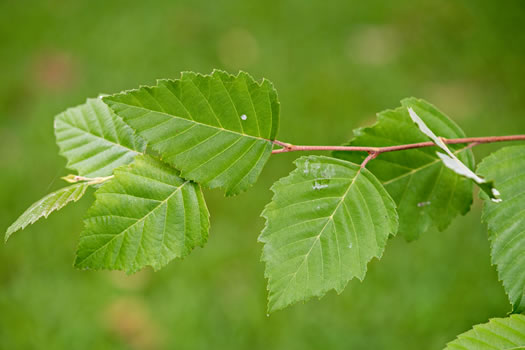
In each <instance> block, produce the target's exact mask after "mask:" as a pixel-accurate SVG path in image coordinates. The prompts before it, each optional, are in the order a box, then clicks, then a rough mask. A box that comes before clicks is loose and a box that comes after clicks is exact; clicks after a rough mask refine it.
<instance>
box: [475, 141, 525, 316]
mask: <svg viewBox="0 0 525 350" xmlns="http://www.w3.org/2000/svg"><path fill="white" fill-rule="evenodd" d="M478 172H479V173H480V174H482V175H483V176H485V177H486V178H487V179H490V180H494V182H495V183H496V184H497V186H498V189H499V190H500V192H501V193H500V196H501V199H502V202H501V203H495V202H494V201H492V200H489V198H488V196H486V195H483V196H482V197H483V198H484V199H485V201H484V205H483V213H482V219H483V221H485V222H486V223H487V226H488V229H489V239H490V250H491V256H492V263H493V264H495V265H496V267H497V269H498V276H499V279H500V280H501V281H502V282H503V286H504V288H505V292H506V293H507V295H508V297H509V301H510V303H511V304H512V310H513V312H524V311H525V145H520V146H511V147H505V148H502V149H500V150H498V151H497V152H494V153H492V154H491V155H490V156H488V157H486V158H485V159H483V161H482V162H481V163H480V164H479V166H478Z"/></svg>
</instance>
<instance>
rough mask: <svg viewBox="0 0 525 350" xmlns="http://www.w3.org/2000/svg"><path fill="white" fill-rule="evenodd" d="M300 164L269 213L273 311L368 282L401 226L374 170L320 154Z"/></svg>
mask: <svg viewBox="0 0 525 350" xmlns="http://www.w3.org/2000/svg"><path fill="white" fill-rule="evenodd" d="M295 164H296V165H297V169H295V170H294V171H293V172H291V173H290V175H288V176H287V177H285V178H282V179H281V180H279V181H278V182H276V183H275V184H274V185H273V186H272V191H273V192H274V196H273V200H272V202H271V203H270V204H268V205H267V206H266V208H265V209H264V212H263V214H262V216H263V217H265V218H266V227H265V228H264V230H263V232H262V234H261V236H260V237H259V241H260V242H263V243H264V249H263V256H262V260H263V261H264V262H265V263H266V273H265V275H266V277H267V278H268V290H269V304H268V308H269V310H270V311H275V310H278V309H282V308H284V307H286V306H287V305H289V304H292V303H294V302H297V301H300V300H307V299H309V298H310V297H312V296H318V297H321V296H322V295H324V294H325V293H326V292H327V291H328V290H330V289H335V290H336V291H337V292H338V293H341V292H342V291H343V289H344V287H345V286H346V284H347V283H348V281H349V280H351V279H352V278H354V277H357V278H359V279H360V280H362V279H363V278H364V276H365V273H366V269H367V264H368V262H369V261H370V260H372V258H374V257H377V258H380V257H381V255H382V253H383V250H384V248H385V245H386V241H387V238H388V237H389V236H390V235H394V234H395V233H396V231H397V214H396V210H395V203H394V201H393V200H392V198H390V196H389V195H388V193H387V191H386V190H385V189H384V188H383V186H382V185H381V184H380V183H379V181H378V180H377V179H376V178H375V177H374V175H372V173H370V172H369V171H368V170H366V169H364V168H361V167H360V166H358V165H355V164H352V163H349V162H346V161H344V160H338V159H334V158H328V157H316V156H309V157H302V158H299V159H298V160H296V161H295Z"/></svg>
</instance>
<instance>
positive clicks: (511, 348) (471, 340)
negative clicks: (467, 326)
mask: <svg viewBox="0 0 525 350" xmlns="http://www.w3.org/2000/svg"><path fill="white" fill-rule="evenodd" d="M519 349H521V350H523V349H525V316H524V315H511V316H510V317H507V318H493V319H491V320H490V321H489V322H488V323H485V324H479V325H476V326H474V328H473V329H471V330H469V331H467V332H465V333H463V334H460V335H459V336H458V338H457V339H456V340H454V341H452V342H450V343H448V344H447V347H446V348H445V350H519Z"/></svg>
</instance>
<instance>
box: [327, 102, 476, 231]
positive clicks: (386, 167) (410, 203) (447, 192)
mask: <svg viewBox="0 0 525 350" xmlns="http://www.w3.org/2000/svg"><path fill="white" fill-rule="evenodd" d="M401 104H402V106H403V107H400V108H397V109H395V110H387V111H384V112H381V113H379V114H378V116H377V119H378V121H377V123H376V124H375V125H373V126H372V127H368V128H363V129H358V130H355V131H354V133H355V138H354V139H353V140H352V141H351V142H350V143H349V145H352V146H359V145H361V146H362V145H366V146H376V147H382V146H392V145H401V144H408V143H417V142H425V141H428V139H427V138H426V136H425V135H424V134H422V133H421V131H420V130H419V129H418V128H417V126H416V125H414V122H413V121H412V119H410V116H409V114H408V110H407V107H411V108H413V109H414V110H415V111H416V112H417V114H418V115H419V116H420V117H421V119H422V120H423V121H424V122H425V124H426V125H427V126H428V127H429V128H430V129H431V130H432V131H433V132H435V133H437V134H439V135H442V136H443V137H447V138H460V137H465V134H464V133H463V131H462V130H461V129H460V128H459V127H458V126H457V125H456V124H455V123H454V122H452V121H451V120H450V119H449V118H448V117H446V116H445V115H444V114H443V113H441V112H440V111H438V110H437V109H436V108H435V107H434V106H432V105H431V104H429V103H428V102H425V101H423V100H419V99H415V98H408V99H405V100H403V101H401ZM450 148H451V149H452V152H453V153H454V154H455V155H457V157H458V158H459V159H460V160H461V161H462V162H463V163H465V164H466V165H467V166H469V167H472V166H473V165H474V158H473V155H472V152H471V150H470V149H468V148H467V147H465V146H463V145H451V146H450ZM334 156H336V157H337V158H341V159H346V160H349V161H351V162H354V163H360V162H362V161H363V159H364V158H365V156H366V154H360V153H357V152H334ZM366 167H367V169H369V170H370V171H371V172H372V173H373V174H374V175H375V176H376V177H377V178H378V179H379V181H381V183H382V184H383V185H384V186H385V188H386V190H387V191H388V193H390V195H391V196H392V198H393V199H394V200H395V202H396V204H397V211H398V214H399V233H400V234H401V235H403V236H404V237H405V238H406V239H407V240H409V241H410V240H414V239H417V238H418V237H419V235H420V234H421V233H422V232H425V231H427V230H428V229H429V228H430V227H431V226H437V228H438V229H439V230H444V229H445V228H446V227H447V226H448V225H449V224H450V222H451V221H452V219H453V218H454V217H455V216H456V215H457V214H463V215H464V214H466V213H467V212H468V211H469V209H470V204H471V203H472V184H471V182H470V181H469V180H468V179H465V178H464V177H463V176H459V175H457V174H456V173H454V172H453V171H452V170H450V169H448V168H447V167H446V166H445V165H444V164H443V162H442V161H441V159H440V158H439V157H438V156H437V155H436V151H435V149H432V148H431V147H427V148H418V149H412V150H406V151H400V152H387V153H383V154H381V155H379V156H378V157H377V158H376V159H374V160H373V161H371V162H369V163H368V164H367V166H366Z"/></svg>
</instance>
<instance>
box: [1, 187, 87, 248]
mask: <svg viewBox="0 0 525 350" xmlns="http://www.w3.org/2000/svg"><path fill="white" fill-rule="evenodd" d="M88 186H89V185H88V184H87V183H78V184H75V185H72V186H67V187H64V188H61V189H59V190H58V191H55V192H52V193H50V194H48V195H46V196H45V197H44V198H42V199H40V200H39V201H37V202H36V203H34V204H33V205H31V206H30V207H29V208H28V209H27V210H26V211H25V212H24V213H23V214H22V215H20V217H19V218H18V219H17V220H16V221H15V222H14V223H13V224H12V225H11V226H9V228H8V229H7V232H6V235H5V240H6V241H7V240H8V239H9V237H10V236H11V235H12V234H13V233H14V232H16V231H18V230H23V229H24V228H25V227H26V226H28V225H30V224H33V223H35V222H36V221H37V220H38V219H40V218H42V217H45V218H47V217H48V216H49V214H51V213H52V212H54V211H56V210H60V209H62V208H63V207H64V206H65V205H66V204H68V203H69V202H71V201H75V202H76V201H78V200H79V199H80V198H82V196H83V195H84V193H85V192H86V189H87V188H88Z"/></svg>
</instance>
